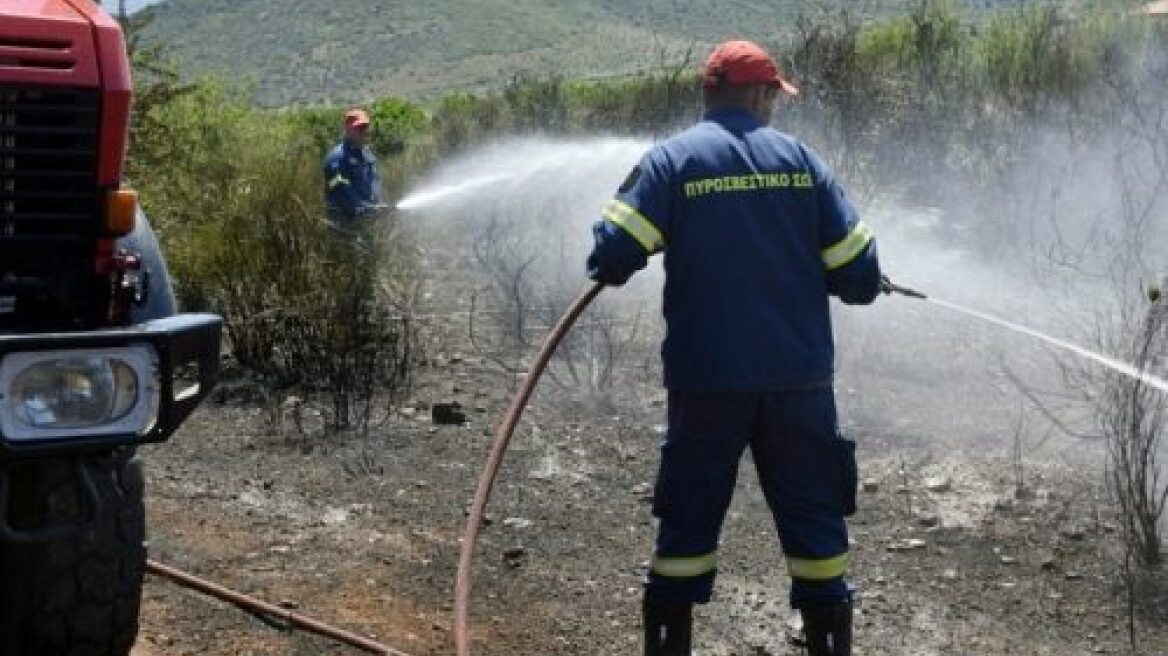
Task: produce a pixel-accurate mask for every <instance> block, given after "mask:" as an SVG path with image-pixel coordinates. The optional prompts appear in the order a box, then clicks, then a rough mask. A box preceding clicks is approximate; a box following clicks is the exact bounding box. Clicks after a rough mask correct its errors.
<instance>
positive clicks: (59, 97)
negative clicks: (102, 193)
mask: <svg viewBox="0 0 1168 656" xmlns="http://www.w3.org/2000/svg"><path fill="white" fill-rule="evenodd" d="M100 105H101V96H100V93H99V92H98V91H96V90H91V89H70V88H51V87H36V86H9V85H0V278H3V277H4V276H5V275H9V276H12V275H16V276H29V275H37V274H46V273H53V272H59V271H60V269H61V268H62V267H65V268H69V269H75V268H76V266H77V264H80V263H82V261H84V260H85V259H92V257H93V248H94V241H95V239H96V238H97V230H98V221H97V217H98V211H99V205H98V195H97V194H98V190H97V147H98V120H99V117H100V112H99V109H100Z"/></svg>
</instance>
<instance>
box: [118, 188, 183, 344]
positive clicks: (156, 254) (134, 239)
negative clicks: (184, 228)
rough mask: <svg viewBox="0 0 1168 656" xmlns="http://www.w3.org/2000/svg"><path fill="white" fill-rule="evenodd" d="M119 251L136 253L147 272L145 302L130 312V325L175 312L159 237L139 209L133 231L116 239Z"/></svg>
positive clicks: (168, 275) (171, 289)
mask: <svg viewBox="0 0 1168 656" xmlns="http://www.w3.org/2000/svg"><path fill="white" fill-rule="evenodd" d="M117 245H118V248H124V249H126V250H128V251H130V252H134V253H138V254H139V255H140V256H141V258H142V268H143V270H145V271H147V272H148V273H149V276H148V279H147V283H148V289H147V294H146V302H145V303H143V304H142V305H140V306H136V307H134V308H133V309H132V310H131V311H130V319H131V321H132V323H135V324H137V323H142V322H143V321H151V320H153V319H163V318H166V317H171V316H174V315H175V314H176V313H177V304H176V303H175V300H174V289H173V288H172V287H171V284H170V272H169V271H168V270H167V268H166V258H164V257H163V256H162V249H161V248H159V246H158V238H157V237H155V235H154V229H153V228H151V227H150V220H149V219H147V218H146V214H145V213H144V212H142V210H141V208H139V209H138V217H137V221H135V222H134V231H133V232H131V233H130V234H128V235H126V236H125V237H122V238H121V239H119V240H118V244H117Z"/></svg>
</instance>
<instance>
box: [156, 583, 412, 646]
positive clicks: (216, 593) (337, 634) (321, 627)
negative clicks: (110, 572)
mask: <svg viewBox="0 0 1168 656" xmlns="http://www.w3.org/2000/svg"><path fill="white" fill-rule="evenodd" d="M146 571H148V572H150V573H151V574H154V575H155V576H161V577H164V578H167V579H170V580H172V581H174V582H175V583H178V584H179V585H182V586H184V587H188V588H191V589H192V590H197V591H198V592H202V593H203V594H205V595H210V596H212V597H216V598H218V599H222V600H223V601H226V602H227V603H229V604H232V605H234V606H238V607H239V608H242V609H243V610H246V611H248V612H253V613H260V614H262V615H264V616H266V617H271V618H275V619H279V620H282V621H284V622H286V623H288V624H291V625H292V626H295V627H297V628H301V629H304V630H306V631H310V632H312V633H315V634H317V635H321V636H324V637H326V638H331V639H333V640H336V641H337V642H341V643H344V644H347V645H350V646H352V647H356V648H358V649H360V650H362V651H366V652H369V653H371V654H381V655H382V656H410V655H409V654H407V653H405V652H404V651H398V650H396V649H393V648H392V647H387V646H385V645H383V644H381V643H379V642H377V641H375V640H370V639H369V638H366V637H364V636H359V635H357V634H356V633H352V632H350V631H345V630H344V629H338V628H337V627H335V626H331V625H329V624H325V623H324V622H321V621H319V620H314V619H312V618H311V617H306V616H304V615H300V614H299V613H293V612H292V611H290V610H288V609H286V608H281V607H279V606H274V605H272V604H269V603H266V602H263V601H260V600H259V599H256V598H254V597H249V596H247V595H245V594H243V593H241V592H236V591H235V590H232V589H230V588H225V587H223V586H221V585H219V584H217V583H212V582H210V581H207V580H205V579H201V578H199V577H197V576H194V575H191V574H188V573H186V572H184V571H182V570H180V569H176V568H174V567H170V566H168V565H163V564H162V563H159V562H155V561H153V560H147V561H146Z"/></svg>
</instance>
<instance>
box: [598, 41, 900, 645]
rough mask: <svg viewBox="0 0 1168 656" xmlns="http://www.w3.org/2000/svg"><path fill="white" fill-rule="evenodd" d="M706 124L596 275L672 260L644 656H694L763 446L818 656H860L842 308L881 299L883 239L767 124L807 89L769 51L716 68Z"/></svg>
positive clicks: (746, 52) (642, 176) (683, 140)
mask: <svg viewBox="0 0 1168 656" xmlns="http://www.w3.org/2000/svg"><path fill="white" fill-rule="evenodd" d="M703 86H704V99H705V105H706V110H707V113H706V115H705V117H704V119H703V120H702V121H701V122H699V123H698V124H697V125H695V126H694V127H692V128H690V129H688V130H686V131H684V132H682V133H681V134H678V135H676V136H674V137H673V138H671V139H668V140H666V141H664V142H663V143H660V144H658V145H657V146H655V147H654V148H652V149H651V150H650V151H649V152H648V153H647V154H646V155H645V156H644V157H643V159H642V160H641V162H640V163H639V164H638V165H637V167H636V168H634V169H633V171H632V173H630V175H629V177H628V179H627V180H626V181H625V183H624V184H623V185H621V187H620V189H619V191H618V193H617V195H616V197H615V198H614V199H613V200H612V201H611V202H610V203H609V204H608V206H607V207H606V209H605V211H604V220H603V221H600V222H599V223H597V224H596V225H595V227H594V230H593V231H594V236H595V247H594V249H593V251H592V253H591V255H590V256H589V259H588V273H589V276H590V277H591V278H592V279H593V280H596V281H598V282H601V283H605V284H610V285H620V284H623V283H624V282H625V281H626V280H627V279H628V277H629V276H630V275H632V274H633V273H634V272H635V271H637V270H639V269H641V268H643V267H644V266H645V265H646V262H647V259H648V257H649V256H651V255H653V254H654V253H657V252H659V251H661V252H664V265H665V276H666V277H665V290H664V314H665V320H666V336H665V342H664V344H663V346H662V358H663V361H664V368H665V385H666V388H667V389H668V391H669V395H668V396H669V404H668V405H669V407H668V415H669V430H668V432H667V435H666V438H665V440H664V444H663V446H662V450H661V465H660V470H659V472H658V477H657V484H656V489H655V492H654V504H653V512H654V514H655V515H656V516H657V517H658V518H659V519H660V525H659V529H658V535H657V542H656V549H655V553H654V557H653V560H652V565H651V567H650V571H649V573H648V576H647V580H646V584H645V597H644V603H643V613H644V628H645V652H644V653H645V654H646V655H647V656H680V655H688V654H689V653H690V636H691V626H692V620H691V611H692V605H693V604H694V603H705V602H707V601H709V599H710V595H711V593H712V590H713V584H714V575H715V571H716V569H717V548H718V534H719V532H720V530H721V525H722V520H723V518H724V516H725V513H726V509H727V507H728V506H729V504H730V500H731V496H732V494H733V489H734V484H735V478H736V476H737V470H738V463H739V460H740V459H741V456H742V453H743V451H744V449H745V448H746V446H748V445H749V447H750V449H751V451H752V454H753V457H754V461H755V464H756V467H757V469H758V474H759V481H760V483H761V486H762V489H763V493H764V495H765V497H766V500H767V503H768V505H769V507H770V509H771V511H772V513H773V515H774V518H775V523H776V527H777V530H778V537H779V541H780V543H781V546H782V550H783V553H784V556H785V560H786V564H787V569H788V573H789V574H790V576H791V579H792V584H791V603H792V605H793V606H794V607H795V608H797V609H799V611H800V613H801V614H802V616H803V624H804V631H805V635H806V638H807V645H808V653H809V654H811V655H812V656H849V655H850V654H851V614H852V608H851V603H852V592H851V588H850V586H849V585H848V584H847V582H846V581H845V578H844V575H845V573H846V570H847V567H848V535H847V526H846V523H845V520H844V518H845V516H847V515H850V514H851V513H852V512H853V511H854V508H855V493H856V461H855V451H854V444H853V443H852V442H851V441H849V440H846V439H844V438H843V437H842V436H841V435H840V433H839V431H838V427H837V421H836V408H835V399H834V394H833V390H832V365H833V358H834V344H833V340H832V332H831V321H830V316H829V309H828V300H829V299H828V296H829V295H834V296H836V297H838V298H840V299H841V300H842V301H844V302H845V303H861V304H863V303H870V302H872V300H873V299H874V298H875V297H876V296H877V294H878V293H879V291H880V290H881V287H882V285H881V274H880V268H879V264H878V262H877V257H876V244H875V242H874V241H873V237H872V233H871V231H870V230H869V229H868V228H867V227H866V226H865V225H864V223H863V222H862V221H861V220H860V219H859V217H858V215H857V213H856V210H855V209H854V208H853V206H852V204H851V203H850V202H849V201H848V200H847V198H846V197H845V195H844V192H843V189H842V188H841V187H840V185H839V183H838V182H837V180H836V179H835V177H834V176H833V174H832V172H831V170H830V169H829V168H828V167H827V165H825V164H824V163H823V161H822V160H820V159H819V157H818V156H816V155H815V153H813V152H812V151H811V150H810V149H809V148H807V147H806V146H805V145H803V144H802V143H800V142H799V141H798V140H796V139H795V138H793V137H791V136H789V135H786V134H783V133H781V132H778V131H777V130H774V129H771V128H769V127H767V126H766V124H767V123H768V122H769V120H770V115H771V112H772V110H773V107H774V103H775V100H776V97H777V95H778V94H779V93H787V94H790V95H795V94H797V93H798V91H797V90H796V89H795V87H793V86H792V85H791V84H790V83H789V82H787V81H786V80H784V79H783V78H782V77H781V75H780V73H779V70H778V68H777V67H776V65H775V63H774V61H773V60H772V59H771V58H770V56H769V55H767V53H766V52H765V51H764V50H762V48H760V47H759V46H757V45H755V44H753V43H750V42H746V41H732V42H728V43H724V44H722V45H721V46H719V47H718V48H717V49H716V50H715V51H714V52H713V53H712V54H711V55H710V58H709V60H708V62H707V64H706V71H705V77H704V81H703Z"/></svg>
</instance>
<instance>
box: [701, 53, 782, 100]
mask: <svg viewBox="0 0 1168 656" xmlns="http://www.w3.org/2000/svg"><path fill="white" fill-rule="evenodd" d="M722 83H726V84H770V85H774V86H776V87H778V88H780V89H782V90H783V91H784V92H785V93H787V94H790V95H792V96H797V95H799V89H797V88H795V85H793V84H791V83H790V82H788V81H787V80H785V79H783V75H782V73H780V72H779V67H778V65H776V64H775V60H774V59H771V56H770V55H768V54H767V51H766V50H763V49H762V46H760V45H758V44H757V43H754V42H753V41H727V42H725V43H723V44H721V45H719V46H718V47H717V48H714V52H712V53H710V58H709V59H707V60H706V72H705V78H704V79H703V80H702V85H703V86H706V87H716V86H718V85H719V84H722Z"/></svg>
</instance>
